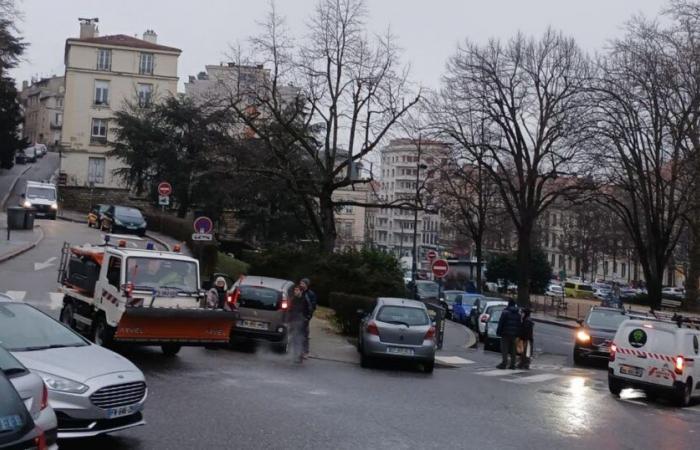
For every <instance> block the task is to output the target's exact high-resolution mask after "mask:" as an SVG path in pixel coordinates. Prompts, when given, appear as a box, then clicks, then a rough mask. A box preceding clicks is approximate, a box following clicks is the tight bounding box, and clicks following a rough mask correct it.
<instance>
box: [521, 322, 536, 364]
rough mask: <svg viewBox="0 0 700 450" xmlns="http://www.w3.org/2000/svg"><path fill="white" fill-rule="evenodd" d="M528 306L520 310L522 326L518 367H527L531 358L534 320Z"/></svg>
mask: <svg viewBox="0 0 700 450" xmlns="http://www.w3.org/2000/svg"><path fill="white" fill-rule="evenodd" d="M530 313H531V311H530V308H524V309H523V310H522V327H521V330H520V340H521V341H522V343H523V349H522V353H520V364H518V368H519V369H529V368H530V360H531V359H532V349H533V348H534V347H533V345H534V328H535V322H533V320H532V318H531V317H530Z"/></svg>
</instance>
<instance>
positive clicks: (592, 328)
mask: <svg viewBox="0 0 700 450" xmlns="http://www.w3.org/2000/svg"><path fill="white" fill-rule="evenodd" d="M628 318H629V317H628V316H627V314H626V313H625V310H624V309H617V308H605V307H601V306H594V307H592V308H591V309H590V311H588V315H587V316H586V319H585V320H581V321H579V328H578V329H577V330H576V340H575V342H574V363H575V364H583V363H584V362H586V360H588V359H589V358H591V359H594V358H598V359H602V360H606V359H607V358H608V357H609V356H610V344H611V342H612V339H613V338H614V337H615V333H616V332H617V329H618V327H619V326H620V324H621V323H622V322H624V321H625V320H627V319H628Z"/></svg>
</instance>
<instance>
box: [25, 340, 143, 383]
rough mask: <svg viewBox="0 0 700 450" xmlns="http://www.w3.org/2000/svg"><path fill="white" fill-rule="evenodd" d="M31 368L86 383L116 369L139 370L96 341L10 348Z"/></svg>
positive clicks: (124, 370)
mask: <svg viewBox="0 0 700 450" xmlns="http://www.w3.org/2000/svg"><path fill="white" fill-rule="evenodd" d="M12 354H13V355H14V356H15V357H16V358H17V359H18V360H19V361H20V362H21V363H22V364H24V365H25V366H27V368H29V369H30V370H39V371H42V372H47V373H50V374H53V375H57V376H59V377H64V378H69V379H71V380H74V381H78V382H80V383H85V382H87V381H89V380H90V379H92V378H96V377H100V376H104V375H109V374H112V373H119V372H139V373H140V372H141V371H140V370H139V368H138V367H136V366H135V365H134V364H133V363H132V362H131V361H129V360H128V359H126V358H124V357H123V356H121V355H118V354H116V353H114V352H112V351H110V350H107V349H105V348H102V347H99V346H97V345H86V346H85V347H65V348H51V349H47V350H35V351H30V352H12Z"/></svg>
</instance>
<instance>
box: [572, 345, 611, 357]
mask: <svg viewBox="0 0 700 450" xmlns="http://www.w3.org/2000/svg"><path fill="white" fill-rule="evenodd" d="M574 354H575V355H577V356H579V357H583V358H599V359H608V358H610V349H609V348H608V349H604V348H601V347H582V346H579V345H574Z"/></svg>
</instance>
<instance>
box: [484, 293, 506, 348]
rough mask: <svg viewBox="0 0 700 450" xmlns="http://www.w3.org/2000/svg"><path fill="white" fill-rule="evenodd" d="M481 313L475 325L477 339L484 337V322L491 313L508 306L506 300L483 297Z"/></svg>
mask: <svg viewBox="0 0 700 450" xmlns="http://www.w3.org/2000/svg"><path fill="white" fill-rule="evenodd" d="M484 300H485V301H484V302H483V303H484V305H483V309H482V313H481V314H479V322H478V325H477V329H478V335H479V340H480V341H483V340H484V339H486V323H487V322H488V321H489V318H490V317H491V314H493V312H494V311H496V310H498V309H503V308H505V307H506V306H508V302H505V301H503V300H500V299H498V300H493V299H491V300H489V299H484Z"/></svg>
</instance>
